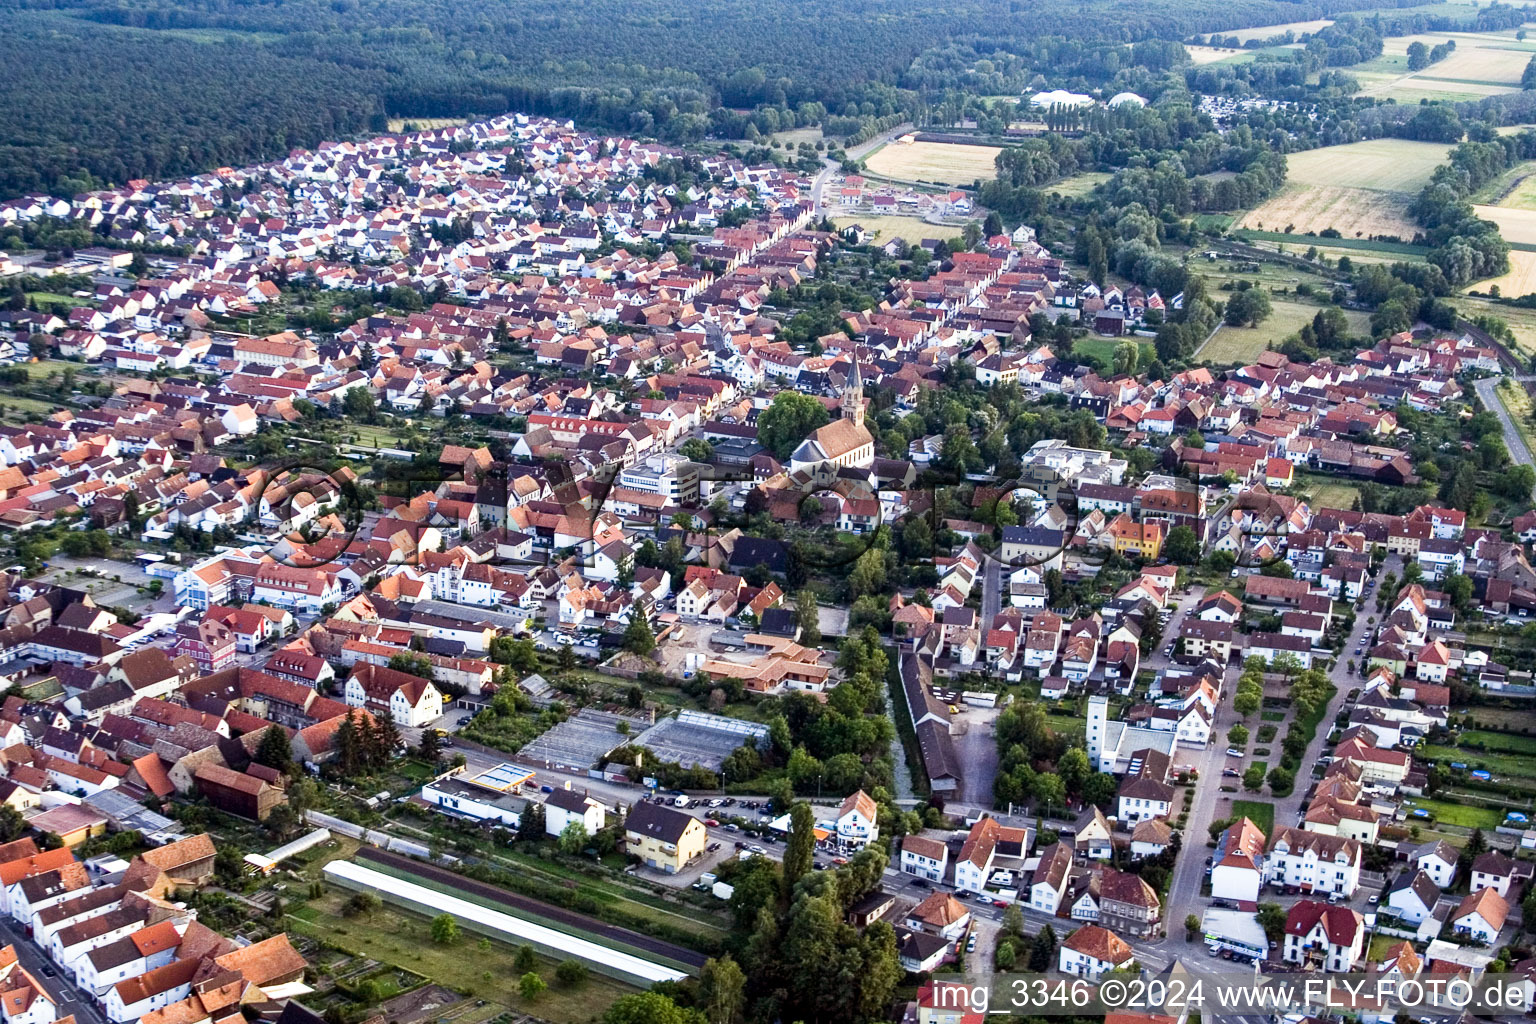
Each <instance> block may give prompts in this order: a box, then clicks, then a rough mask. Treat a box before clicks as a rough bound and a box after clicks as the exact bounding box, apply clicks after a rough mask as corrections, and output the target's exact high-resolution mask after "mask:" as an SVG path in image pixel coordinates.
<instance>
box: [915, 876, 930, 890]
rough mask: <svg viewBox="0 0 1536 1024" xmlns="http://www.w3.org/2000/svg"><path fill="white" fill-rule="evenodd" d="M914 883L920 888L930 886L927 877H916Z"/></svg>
mask: <svg viewBox="0 0 1536 1024" xmlns="http://www.w3.org/2000/svg"><path fill="white" fill-rule="evenodd" d="M912 884H913V885H915V886H917V887H918V888H919V889H926V888H928V879H926V878H914V879H912Z"/></svg>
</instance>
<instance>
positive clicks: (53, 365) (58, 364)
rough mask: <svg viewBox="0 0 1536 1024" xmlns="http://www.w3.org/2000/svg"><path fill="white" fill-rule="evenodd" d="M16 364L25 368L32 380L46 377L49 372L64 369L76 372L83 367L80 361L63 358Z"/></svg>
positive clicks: (58, 371)
mask: <svg viewBox="0 0 1536 1024" xmlns="http://www.w3.org/2000/svg"><path fill="white" fill-rule="evenodd" d="M16 365H17V366H20V367H21V368H22V369H23V370H26V371H27V376H28V377H31V378H32V379H33V380H38V379H40V378H46V377H47V376H48V375H49V374H50V373H58V374H62V373H63V372H64V371H65V370H74V371H75V372H76V373H77V374H78V373H79V372H80V371H81V370H82V369H84V368H85V367H83V366H82V365H81V364H80V363H71V362H69V361H68V360H65V359H44V360H42V361H41V362H37V363H17V364H16Z"/></svg>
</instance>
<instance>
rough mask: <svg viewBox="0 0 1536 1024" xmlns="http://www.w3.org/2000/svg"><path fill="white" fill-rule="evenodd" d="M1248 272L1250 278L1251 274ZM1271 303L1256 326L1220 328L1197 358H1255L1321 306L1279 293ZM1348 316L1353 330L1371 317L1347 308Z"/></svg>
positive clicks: (1235, 360)
mask: <svg viewBox="0 0 1536 1024" xmlns="http://www.w3.org/2000/svg"><path fill="white" fill-rule="evenodd" d="M1246 276H1247V277H1250V278H1251V276H1252V275H1246ZM1314 283H1315V282H1314ZM1260 287H1263V286H1262V285H1261V286H1260ZM1217 297H1218V298H1221V297H1223V296H1220V295H1218V296H1217ZM1270 306H1271V307H1272V309H1273V312H1272V313H1271V314H1270V315H1269V316H1268V317H1267V318H1266V319H1265V320H1264V321H1263V322H1262V323H1261V324H1259V325H1258V326H1257V327H1228V326H1226V325H1225V324H1223V325H1222V326H1221V327H1219V328H1217V330H1216V333H1215V334H1214V335H1212V336H1211V339H1210V340H1209V341H1207V342H1206V343H1205V344H1204V345H1203V346H1201V348H1200V350H1199V351H1197V352H1196V353H1195V359H1197V360H1199V361H1200V362H1206V363H1214V364H1217V365H1224V364H1228V363H1249V362H1252V361H1253V360H1255V359H1257V358H1258V357H1259V356H1260V354H1262V353H1263V352H1264V350H1265V349H1267V348H1268V347H1269V346H1270V345H1272V344H1273V345H1275V346H1277V347H1278V346H1279V344H1280V342H1282V341H1284V340H1285V339H1286V338H1288V337H1290V336H1291V335H1293V334H1295V333H1296V332H1297V331H1299V330H1301V328H1302V326H1303V325H1304V324H1309V323H1311V322H1312V318H1313V317H1315V316H1317V314H1318V311H1319V310H1320V309H1321V308H1322V307H1321V306H1318V305H1316V304H1315V303H1312V302H1308V301H1297V300H1295V299H1290V298H1285V297H1282V296H1279V295H1271V296H1270ZM1345 316H1346V317H1348V318H1349V321H1350V329H1351V330H1360V329H1361V328H1362V327H1364V326H1365V325H1366V323H1367V321H1368V318H1367V317H1366V316H1365V315H1364V314H1363V313H1359V312H1354V311H1348V312H1346V313H1345Z"/></svg>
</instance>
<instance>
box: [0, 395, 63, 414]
mask: <svg viewBox="0 0 1536 1024" xmlns="http://www.w3.org/2000/svg"><path fill="white" fill-rule="evenodd" d="M0 406H3V407H4V408H5V409H7V410H19V411H22V412H29V413H39V414H41V415H43V416H46V415H48V414H49V413H51V412H54V411H56V410H58V409H60V408H62V406H61V405H59V403H57V402H45V401H43V400H42V399H40V398H18V397H17V396H15V395H0Z"/></svg>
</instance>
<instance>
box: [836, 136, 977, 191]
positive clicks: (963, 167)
mask: <svg viewBox="0 0 1536 1024" xmlns="http://www.w3.org/2000/svg"><path fill="white" fill-rule="evenodd" d="M1001 152H1002V149H1001V147H998V146H965V145H959V144H956V143H952V142H913V143H910V144H908V145H902V144H900V143H895V142H893V143H891V144H890V145H888V146H883V147H882V148H880V149H878V150H876V151H875V152H874V153H872V154H870V155H869V157H867V158H866V159H865V161H864V166H865V167H867V168H868V169H869V171H870V172H871V173H872V174H883V175H885V176H886V177H889V178H901V179H903V180H906V181H937V182H942V183H944V184H946V185H968V184H970V183H971V182H973V181H975V180H976V179H978V178H980V179H981V180H983V181H990V180H992V179H993V178H994V177H996V176H997V167H996V165H995V164H994V163H993V161H994V160H995V159H996V158H997V154H999V153H1001Z"/></svg>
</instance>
